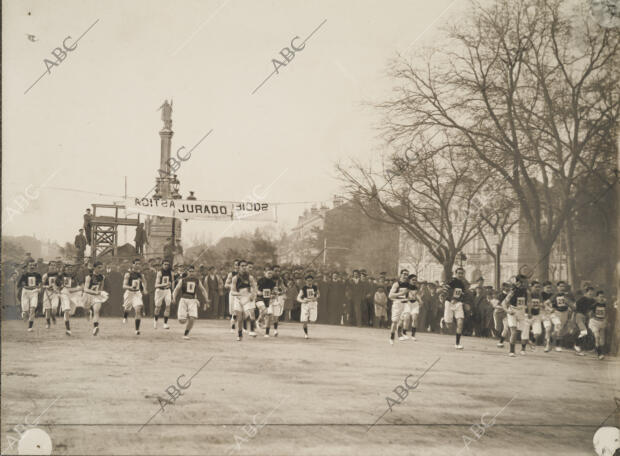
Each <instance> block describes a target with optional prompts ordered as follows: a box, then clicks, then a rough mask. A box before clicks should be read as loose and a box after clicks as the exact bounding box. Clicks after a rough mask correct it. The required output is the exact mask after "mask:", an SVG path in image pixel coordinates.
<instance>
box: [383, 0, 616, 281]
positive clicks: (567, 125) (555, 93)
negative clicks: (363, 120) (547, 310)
mask: <svg viewBox="0 0 620 456" xmlns="http://www.w3.org/2000/svg"><path fill="white" fill-rule="evenodd" d="M571 5H574V2H563V1H560V0H545V1H543V0H496V1H494V2H493V3H491V4H490V5H489V4H488V3H485V5H484V6H483V5H481V4H479V3H477V2H472V7H471V9H470V11H469V12H468V14H467V15H466V16H465V17H460V18H459V21H458V23H457V24H455V25H454V26H452V27H450V28H448V29H447V30H446V37H447V39H448V40H449V43H447V44H444V45H442V48H441V49H438V50H435V51H433V52H432V53H430V54H428V55H426V56H425V57H423V61H424V63H423V64H419V65H414V64H413V63H412V62H411V61H409V60H407V59H405V58H399V59H397V60H396V61H395V62H394V63H393V64H392V66H391V74H392V75H393V76H394V78H395V79H396V81H397V83H396V87H395V89H394V92H395V93H396V96H395V97H394V98H393V99H392V100H389V101H387V102H385V103H382V104H381V105H380V107H381V108H382V109H384V110H385V114H386V119H385V124H384V127H385V130H384V132H385V134H386V139H387V141H388V142H389V143H391V144H394V145H400V146H404V147H406V145H408V144H411V143H412V141H413V142H415V141H416V140H419V139H420V138H421V137H423V135H424V134H426V132H427V131H428V130H435V129H437V128H444V129H447V130H448V131H450V132H451V133H452V136H453V137H455V135H458V137H459V139H460V141H462V143H461V145H462V146H463V147H468V148H469V149H470V150H471V151H472V152H473V153H474V154H475V157H476V158H477V160H479V162H480V163H483V164H484V165H485V166H487V167H488V168H489V169H492V170H493V171H494V172H495V173H497V174H498V175H499V176H501V179H503V180H504V181H505V182H506V183H508V184H509V185H510V187H511V188H512V190H513V191H514V193H515V195H516V198H517V199H518V201H519V206H520V213H521V215H522V217H523V218H524V220H525V221H526V223H527V226H528V228H529V231H530V233H531V236H532V239H533V241H534V243H535V245H536V248H537V257H538V264H537V267H538V269H539V274H540V276H541V277H542V278H547V276H548V269H549V252H550V250H551V248H552V246H553V244H554V242H555V240H556V239H557V237H558V235H559V234H560V233H561V231H562V229H563V228H564V225H565V223H566V221H567V220H568V219H569V218H570V216H571V214H572V213H573V211H574V209H575V201H576V195H577V194H578V193H579V192H580V185H581V183H582V182H583V181H584V180H585V179H586V178H587V177H588V176H589V175H591V174H592V173H595V172H597V173H600V175H601V176H609V173H605V172H602V173H601V172H600V166H599V165H600V163H602V162H605V161H606V160H607V158H606V157H609V156H610V155H611V156H613V155H614V154H615V151H614V144H613V141H609V142H608V143H607V144H605V145H604V147H600V146H601V143H602V141H601V138H613V137H614V134H615V133H616V124H617V120H618V110H619V107H620V102H619V100H620V96H619V89H618V87H619V86H618V71H617V68H618V67H619V65H618V63H619V62H618V48H619V42H620V40H619V35H620V31H619V30H617V29H603V28H601V27H599V26H597V25H596V24H594V23H592V22H591V18H590V17H589V15H588V14H587V13H585V12H584V11H575V9H571Z"/></svg>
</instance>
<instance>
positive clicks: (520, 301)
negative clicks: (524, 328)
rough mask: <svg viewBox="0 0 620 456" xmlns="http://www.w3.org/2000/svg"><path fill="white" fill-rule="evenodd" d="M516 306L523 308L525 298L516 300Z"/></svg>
mask: <svg viewBox="0 0 620 456" xmlns="http://www.w3.org/2000/svg"><path fill="white" fill-rule="evenodd" d="M517 306H519V307H524V306H525V298H524V297H523V296H521V297H519V298H517Z"/></svg>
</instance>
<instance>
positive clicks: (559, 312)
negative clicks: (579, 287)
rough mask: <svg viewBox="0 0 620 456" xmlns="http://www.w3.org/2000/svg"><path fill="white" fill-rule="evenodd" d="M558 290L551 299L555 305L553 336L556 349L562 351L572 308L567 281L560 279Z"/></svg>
mask: <svg viewBox="0 0 620 456" xmlns="http://www.w3.org/2000/svg"><path fill="white" fill-rule="evenodd" d="M557 287H558V292H557V294H556V295H555V296H554V297H553V298H552V299H551V304H552V306H553V315H552V316H551V322H552V323H553V336H554V339H555V351H557V352H561V351H562V346H561V345H562V339H563V338H564V334H563V332H564V328H565V327H566V323H567V322H568V315H569V309H570V305H569V303H570V301H569V295H568V293H567V292H566V291H567V290H566V283H565V282H564V281H559V282H558V283H557Z"/></svg>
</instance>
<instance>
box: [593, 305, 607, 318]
mask: <svg viewBox="0 0 620 456" xmlns="http://www.w3.org/2000/svg"><path fill="white" fill-rule="evenodd" d="M605 310H606V309H605V307H596V309H595V310H594V316H595V317H596V318H601V319H602V318H605Z"/></svg>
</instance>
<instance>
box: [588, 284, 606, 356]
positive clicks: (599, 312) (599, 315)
mask: <svg viewBox="0 0 620 456" xmlns="http://www.w3.org/2000/svg"><path fill="white" fill-rule="evenodd" d="M591 316H592V318H590V323H589V327H590V330H591V331H592V334H594V347H595V349H596V354H597V355H598V359H603V358H604V357H605V356H604V355H603V347H604V346H605V328H606V327H607V302H606V300H605V293H604V292H603V291H597V292H596V301H595V302H594V305H593V306H592V310H591Z"/></svg>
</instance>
